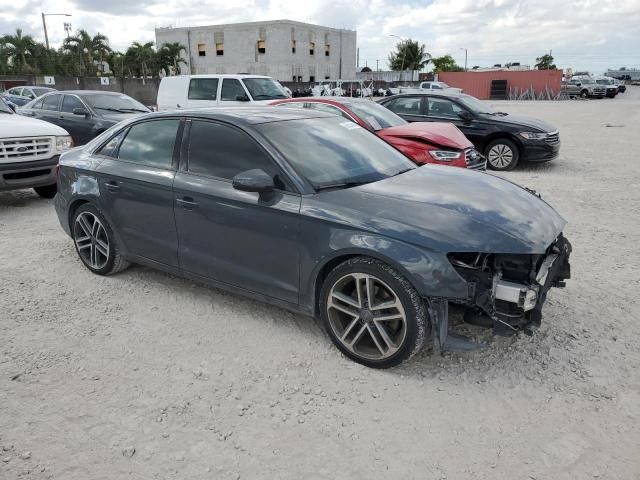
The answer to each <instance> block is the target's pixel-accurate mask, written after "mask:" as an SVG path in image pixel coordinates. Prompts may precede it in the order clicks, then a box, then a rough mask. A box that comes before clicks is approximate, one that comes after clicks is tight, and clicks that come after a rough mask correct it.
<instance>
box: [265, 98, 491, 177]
mask: <svg viewBox="0 0 640 480" xmlns="http://www.w3.org/2000/svg"><path fill="white" fill-rule="evenodd" d="M271 105H279V106H281V107H298V108H308V109H311V110H319V111H321V112H327V113H333V114H334V115H339V116H341V117H343V118H345V119H347V120H350V121H352V122H354V123H356V124H358V125H360V126H361V127H363V128H366V129H367V130H370V131H371V132H373V133H375V134H376V135H377V136H379V137H380V138H382V139H383V140H385V141H386V142H387V143H390V144H391V145H393V146H394V147H396V148H397V149H398V150H400V151H401V152H402V153H404V154H405V155H406V156H408V157H409V158H410V159H411V160H413V161H414V162H415V163H417V164H418V165H423V164H425V163H439V164H442V165H449V166H453V167H462V168H470V169H473V170H486V168H487V162H486V160H485V159H484V157H483V156H482V155H480V153H479V152H478V151H477V150H475V149H474V148H473V144H472V143H471V142H470V141H469V140H468V139H467V138H466V137H465V136H464V134H463V133H462V132H461V131H460V130H459V129H458V128H457V127H456V126H455V125H452V124H450V123H409V122H407V121H406V120H404V119H403V118H401V117H399V116H398V115H396V114H395V113H393V112H392V111H390V110H388V109H386V108H384V107H383V106H382V105H379V104H377V103H375V102H373V101H371V100H369V99H367V98H355V97H354V98H351V97H319V98H313V97H312V98H292V99H287V100H276V101H275V102H273V103H272V104H271Z"/></svg>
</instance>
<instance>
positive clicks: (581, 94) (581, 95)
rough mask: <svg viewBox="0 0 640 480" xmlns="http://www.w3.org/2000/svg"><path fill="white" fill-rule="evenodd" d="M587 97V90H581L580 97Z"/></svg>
mask: <svg viewBox="0 0 640 480" xmlns="http://www.w3.org/2000/svg"><path fill="white" fill-rule="evenodd" d="M588 96H589V90H582V91H581V92H580V97H582V98H587V97H588Z"/></svg>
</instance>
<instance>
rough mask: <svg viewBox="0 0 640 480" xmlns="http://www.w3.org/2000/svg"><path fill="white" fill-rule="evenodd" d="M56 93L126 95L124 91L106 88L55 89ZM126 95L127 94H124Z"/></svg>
mask: <svg viewBox="0 0 640 480" xmlns="http://www.w3.org/2000/svg"><path fill="white" fill-rule="evenodd" d="M57 93H71V94H73V95H80V96H82V95H96V94H98V95H114V96H116V95H117V96H122V95H126V94H125V93H120V92H111V91H108V90H60V91H57ZM126 96H127V97H128V96H129V95H126Z"/></svg>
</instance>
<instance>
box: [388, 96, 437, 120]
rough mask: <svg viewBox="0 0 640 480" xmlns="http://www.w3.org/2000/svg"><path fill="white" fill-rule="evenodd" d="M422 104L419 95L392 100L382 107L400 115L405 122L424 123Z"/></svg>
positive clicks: (421, 98)
mask: <svg viewBox="0 0 640 480" xmlns="http://www.w3.org/2000/svg"><path fill="white" fill-rule="evenodd" d="M424 103H425V101H424V99H423V97H422V96H421V95H415V96H412V95H408V96H402V97H398V98H396V99H393V100H391V101H389V102H387V103H385V104H384V106H385V107H387V108H388V109H389V110H391V111H392V112H393V113H395V114H396V115H400V116H401V117H402V118H404V119H405V120H406V121H407V122H424V121H426V120H427V119H426V117H425V112H424V110H425V107H424Z"/></svg>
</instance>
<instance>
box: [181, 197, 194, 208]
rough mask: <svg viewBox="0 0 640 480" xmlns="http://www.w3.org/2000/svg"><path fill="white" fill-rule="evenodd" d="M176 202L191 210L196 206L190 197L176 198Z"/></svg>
mask: <svg viewBox="0 0 640 480" xmlns="http://www.w3.org/2000/svg"><path fill="white" fill-rule="evenodd" d="M176 203H177V204H178V205H180V206H181V207H182V208H186V209H187V210H193V209H194V208H196V207H197V206H198V204H197V203H196V202H195V201H194V200H193V198H191V197H183V198H176Z"/></svg>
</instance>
